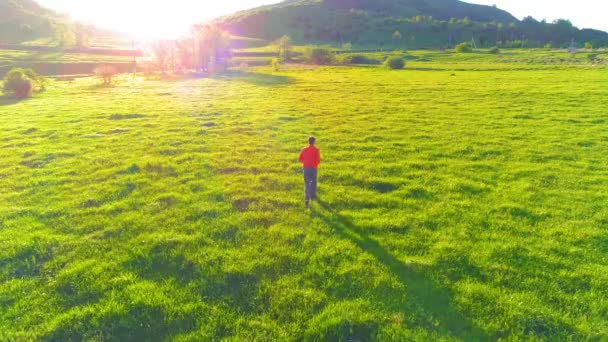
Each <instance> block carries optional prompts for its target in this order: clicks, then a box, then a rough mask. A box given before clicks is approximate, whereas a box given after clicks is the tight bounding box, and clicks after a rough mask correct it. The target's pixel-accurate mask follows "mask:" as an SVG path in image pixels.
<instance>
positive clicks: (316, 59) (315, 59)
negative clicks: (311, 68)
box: [304, 48, 334, 65]
mask: <svg viewBox="0 0 608 342" xmlns="http://www.w3.org/2000/svg"><path fill="white" fill-rule="evenodd" d="M304 56H305V58H306V60H307V61H308V62H309V63H312V64H316V65H330V64H331V63H332V62H333V61H334V54H333V53H332V52H331V51H330V50H329V49H324V48H310V49H308V50H307V51H306V54H305V55H304Z"/></svg>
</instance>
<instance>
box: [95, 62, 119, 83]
mask: <svg viewBox="0 0 608 342" xmlns="http://www.w3.org/2000/svg"><path fill="white" fill-rule="evenodd" d="M117 74H118V70H117V69H116V68H115V67H113V66H112V65H109V64H104V65H100V66H98V67H97V68H95V75H96V76H97V77H98V78H99V79H101V80H103V84H106V85H110V84H112V79H113V78H114V77H115V76H116V75H117Z"/></svg>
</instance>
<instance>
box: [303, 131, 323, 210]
mask: <svg viewBox="0 0 608 342" xmlns="http://www.w3.org/2000/svg"><path fill="white" fill-rule="evenodd" d="M315 143H316V139H315V138H314V137H310V138H308V144H309V146H308V147H306V148H304V149H303V150H302V152H300V157H299V158H298V160H299V161H300V163H302V164H303V167H304V187H305V195H306V208H308V207H309V206H310V201H311V200H312V201H316V200H317V168H318V167H319V164H320V163H321V153H320V152H319V149H318V148H316V147H315Z"/></svg>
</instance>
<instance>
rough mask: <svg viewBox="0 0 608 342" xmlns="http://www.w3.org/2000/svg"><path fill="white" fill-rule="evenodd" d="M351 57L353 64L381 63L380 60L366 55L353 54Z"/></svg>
mask: <svg viewBox="0 0 608 342" xmlns="http://www.w3.org/2000/svg"><path fill="white" fill-rule="evenodd" d="M351 59H352V63H353V64H380V61H379V60H377V59H373V58H369V57H367V56H364V55H352V56H351Z"/></svg>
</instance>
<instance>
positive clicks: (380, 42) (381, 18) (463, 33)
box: [217, 0, 608, 48]
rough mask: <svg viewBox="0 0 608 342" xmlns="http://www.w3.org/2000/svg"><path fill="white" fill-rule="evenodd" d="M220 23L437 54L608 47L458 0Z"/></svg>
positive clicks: (268, 11) (356, 0) (333, 6)
mask: <svg viewBox="0 0 608 342" xmlns="http://www.w3.org/2000/svg"><path fill="white" fill-rule="evenodd" d="M217 23H218V24H219V25H220V26H222V27H223V28H225V29H227V30H229V31H230V32H232V33H233V34H236V35H240V36H248V37H254V38H260V39H266V40H273V39H276V38H278V37H280V36H282V35H284V34H286V35H289V36H290V37H291V38H292V39H293V40H294V41H295V42H296V43H313V44H326V43H330V44H340V43H346V42H351V43H353V44H356V45H359V46H386V47H403V48H424V47H435V48H437V47H448V46H453V45H454V44H456V43H458V42H461V41H470V40H471V39H472V38H474V39H475V40H476V42H477V44H479V45H481V46H494V45H501V46H522V44H523V45H524V46H542V45H545V44H547V43H551V44H553V45H554V46H567V45H569V44H570V42H571V41H572V39H574V40H575V41H576V42H577V43H578V44H580V45H582V44H584V42H586V41H590V42H592V43H594V45H595V46H600V45H602V46H604V45H608V34H607V33H605V32H601V31H596V30H579V29H577V28H575V27H573V26H572V24H571V23H570V22H569V21H567V20H561V21H559V22H557V23H555V24H553V23H551V24H550V23H544V22H538V21H536V20H534V19H533V18H526V19H525V20H523V21H519V20H518V19H516V18H515V17H514V16H513V15H511V14H509V13H508V12H506V11H503V10H501V9H498V8H496V7H494V6H483V5H475V4H469V3H465V2H462V1H458V0H288V1H284V2H281V3H279V4H276V5H269V6H263V7H259V8H255V9H252V10H247V11H242V12H238V13H236V14H234V15H231V16H227V17H223V18H220V19H218V20H217ZM396 31H398V32H399V33H400V34H399V35H395V34H394V33H395V32H396Z"/></svg>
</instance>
